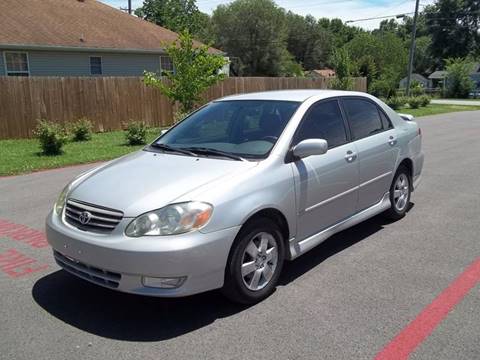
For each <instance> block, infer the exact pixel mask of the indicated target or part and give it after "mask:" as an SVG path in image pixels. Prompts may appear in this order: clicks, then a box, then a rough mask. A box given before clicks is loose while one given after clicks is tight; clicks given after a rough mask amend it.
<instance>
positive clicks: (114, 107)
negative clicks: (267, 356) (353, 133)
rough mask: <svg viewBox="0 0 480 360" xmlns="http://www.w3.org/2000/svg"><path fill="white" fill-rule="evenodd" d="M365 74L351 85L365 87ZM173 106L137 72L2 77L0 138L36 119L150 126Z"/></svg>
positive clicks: (99, 126) (222, 92) (22, 134)
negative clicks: (144, 123) (146, 83)
mask: <svg viewBox="0 0 480 360" xmlns="http://www.w3.org/2000/svg"><path fill="white" fill-rule="evenodd" d="M330 81H331V79H327V78H318V79H309V78H272V77H270V78H268V77H246V78H236V77H231V78H227V79H226V80H224V81H223V82H221V83H219V84H217V85H215V86H212V87H211V88H210V89H208V90H207V91H206V93H205V94H204V99H205V101H209V100H212V99H216V98H219V97H222V96H226V95H231V94H239V93H248V92H255V91H265V90H279V89H325V88H328V83H329V82H330ZM366 88H367V84H366V79H365V78H355V81H354V89H355V90H357V91H366ZM174 111H175V107H174V106H173V105H172V104H171V102H170V100H169V99H168V98H166V97H165V96H163V95H161V94H160V92H159V91H158V90H157V89H154V88H151V87H147V86H145V85H144V84H143V82H142V78H137V77H25V78H22V77H0V139H13V138H27V137H32V135H33V130H34V129H35V126H36V123H37V120H38V119H47V120H50V121H55V122H59V123H68V122H71V121H74V120H77V119H79V118H81V117H87V118H88V119H90V120H91V121H92V122H93V123H94V125H95V130H96V131H108V130H119V129H122V128H123V126H124V124H125V123H127V122H129V121H132V120H137V121H145V122H146V123H147V124H148V125H150V126H157V127H158V126H166V125H169V124H170V123H171V122H172V119H173V113H174Z"/></svg>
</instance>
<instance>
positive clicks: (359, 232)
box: [279, 203, 415, 286]
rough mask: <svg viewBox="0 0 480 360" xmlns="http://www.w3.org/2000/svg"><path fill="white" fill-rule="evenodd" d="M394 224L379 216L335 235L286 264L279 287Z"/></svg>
mask: <svg viewBox="0 0 480 360" xmlns="http://www.w3.org/2000/svg"><path fill="white" fill-rule="evenodd" d="M414 206H415V204H414V203H410V205H409V208H408V210H407V212H410V211H411V210H412V209H413V207H414ZM393 222H394V221H393V220H389V219H387V218H385V217H384V216H382V215H378V216H375V217H373V218H371V219H368V220H366V221H364V222H362V223H360V224H358V225H355V226H353V227H351V228H348V229H346V230H343V231H341V232H339V233H337V234H335V235H333V236H332V237H330V238H328V239H327V240H325V241H324V242H323V243H321V244H320V245H318V246H316V247H314V248H313V249H312V250H310V251H309V252H307V253H306V254H304V255H302V256H300V257H299V258H297V259H295V260H293V261H289V262H286V263H285V265H284V268H283V270H282V276H281V277H280V279H279V285H283V286H285V285H288V283H290V282H292V281H294V280H295V279H297V278H298V277H300V276H302V275H303V274H305V273H307V272H308V271H310V270H311V269H313V268H314V267H316V266H317V265H318V264H320V263H322V262H323V261H325V260H326V259H328V258H329V257H331V256H333V255H335V254H337V253H339V252H341V251H343V250H345V249H347V248H349V247H350V246H353V245H355V244H356V243H358V242H360V241H362V240H363V239H365V238H367V237H369V236H371V235H373V234H375V233H376V232H378V231H380V230H382V229H383V228H384V227H385V225H388V224H391V223H393Z"/></svg>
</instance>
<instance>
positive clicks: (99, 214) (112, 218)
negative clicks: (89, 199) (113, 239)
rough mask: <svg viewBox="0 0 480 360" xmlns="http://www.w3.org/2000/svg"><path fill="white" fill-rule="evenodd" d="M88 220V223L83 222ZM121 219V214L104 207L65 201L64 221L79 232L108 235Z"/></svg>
mask: <svg viewBox="0 0 480 360" xmlns="http://www.w3.org/2000/svg"><path fill="white" fill-rule="evenodd" d="M85 218H88V221H87V222H85V221H83V222H82V220H85ZM122 218H123V212H121V211H118V210H113V209H108V208H105V207H101V206H97V205H92V204H88V203H84V202H82V201H78V200H71V199H69V200H67V204H66V206H65V221H66V222H68V223H69V224H70V225H73V226H75V227H77V228H79V229H80V230H84V231H92V232H98V233H109V232H111V231H112V230H113V229H115V227H116V226H117V225H118V223H119V222H120V221H121V220H122Z"/></svg>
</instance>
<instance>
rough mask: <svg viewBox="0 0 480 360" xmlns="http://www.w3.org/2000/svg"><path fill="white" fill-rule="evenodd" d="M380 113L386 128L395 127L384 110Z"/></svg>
mask: <svg viewBox="0 0 480 360" xmlns="http://www.w3.org/2000/svg"><path fill="white" fill-rule="evenodd" d="M378 112H379V113H380V117H381V118H382V124H383V128H384V129H385V130H390V129H393V125H392V122H391V121H390V119H389V118H388V117H387V115H385V114H384V113H383V111H380V110H379V111H378Z"/></svg>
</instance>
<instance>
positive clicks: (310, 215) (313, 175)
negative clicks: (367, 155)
mask: <svg viewBox="0 0 480 360" xmlns="http://www.w3.org/2000/svg"><path fill="white" fill-rule="evenodd" d="M305 139H325V140H327V142H328V145H329V147H328V151H327V153H325V154H323V155H316V156H309V157H307V158H304V159H299V160H296V161H294V162H292V163H291V166H292V170H293V173H294V180H295V192H296V205H297V214H298V218H297V219H298V221H297V225H298V226H297V235H296V238H297V241H301V240H302V239H305V238H307V237H309V236H311V235H314V234H316V233H318V232H320V231H321V230H323V229H326V228H328V227H329V226H331V225H333V224H335V223H337V222H339V221H341V220H343V219H345V218H347V217H349V216H351V215H352V214H353V213H354V212H355V210H356V206H357V198H358V189H357V185H358V171H359V170H358V160H357V155H356V153H357V151H356V148H355V145H354V144H353V143H352V142H349V137H348V135H347V131H346V122H345V120H344V118H343V116H342V112H341V110H340V106H339V102H338V101H337V100H327V101H321V102H318V103H315V104H314V105H312V107H311V108H310V109H309V110H308V112H307V114H306V115H305V117H304V119H303V120H302V122H301V124H300V126H299V128H298V130H297V132H296V134H295V136H294V139H293V143H292V146H295V145H296V144H298V143H299V142H300V141H302V140H305Z"/></svg>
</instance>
